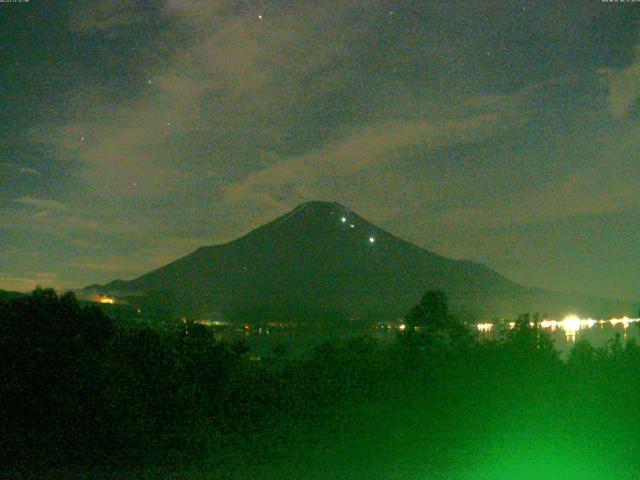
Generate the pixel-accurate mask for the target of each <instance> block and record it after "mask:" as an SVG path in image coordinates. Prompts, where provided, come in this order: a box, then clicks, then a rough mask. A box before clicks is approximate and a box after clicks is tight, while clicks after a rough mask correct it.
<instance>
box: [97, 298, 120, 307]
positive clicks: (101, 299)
mask: <svg viewBox="0 0 640 480" xmlns="http://www.w3.org/2000/svg"><path fill="white" fill-rule="evenodd" d="M98 302H99V303H106V304H109V305H113V304H114V303H116V301H115V300H114V299H113V298H111V297H98Z"/></svg>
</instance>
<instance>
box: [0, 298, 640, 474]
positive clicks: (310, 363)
mask: <svg viewBox="0 0 640 480" xmlns="http://www.w3.org/2000/svg"><path fill="white" fill-rule="evenodd" d="M407 324H408V325H409V326H410V327H411V328H409V329H408V331H407V332H405V333H404V334H403V335H402V336H400V337H399V338H398V341H397V342H393V343H392V344H389V345H380V344H378V343H377V342H376V341H374V340H373V339H371V338H368V337H359V338H352V339H344V340H337V341H335V342H331V343H325V344H322V345H319V346H318V347H316V348H315V349H314V350H313V351H311V352H308V353H307V354H305V355H300V356H297V357H289V356H287V355H286V354H285V352H282V351H280V350H276V351H274V353H273V355H271V356H269V357H267V358H263V359H262V361H254V360H253V359H252V358H251V356H250V355H248V354H247V351H246V348H244V347H243V345H242V344H237V345H234V344H226V343H221V342H218V341H216V340H215V339H214V338H213V336H212V334H211V330H210V329H208V328H207V327H204V326H201V325H196V324H183V323H177V324H175V325H174V326H172V327H170V328H164V329H161V328H157V327H153V326H149V325H140V326H137V327H134V328H116V327H115V326H114V324H113V322H112V321H111V320H110V319H109V318H107V317H106V316H105V315H103V314H102V313H101V311H100V310H99V309H97V308H94V307H88V306H82V305H80V304H79V303H78V301H77V300H76V299H75V297H74V296H73V295H72V294H63V295H61V296H58V295H57V294H56V293H55V292H54V291H52V290H36V291H35V292H33V293H32V294H31V295H28V296H24V297H20V298H14V299H9V300H6V301H0V432H1V433H2V442H0V445H1V447H0V448H1V451H0V455H1V458H0V463H1V464H2V465H4V468H5V469H6V470H7V471H8V472H9V474H11V473H12V472H13V473H15V472H21V471H24V470H25V469H30V468H32V469H38V468H40V469H56V468H60V467H62V466H64V465H80V466H83V465H84V466H86V467H87V468H89V467H88V466H92V468H97V467H96V466H102V468H105V469H115V470H116V471H125V472H126V471H129V470H128V469H130V468H133V466H135V467H136V468H143V469H144V468H147V467H148V468H166V469H168V471H171V472H175V471H176V470H180V469H182V468H188V466H189V465H193V464H206V465H207V468H209V469H210V470H211V472H213V473H212V474H211V476H210V477H211V478H279V477H278V476H277V475H275V474H274V473H273V472H274V471H275V470H274V469H276V468H277V467H278V466H282V465H289V466H291V465H294V464H296V465H297V464H300V462H302V464H305V462H306V463H308V464H309V465H317V468H318V469H319V470H318V471H322V469H323V468H343V469H345V468H351V466H352V464H353V468H356V469H357V468H360V469H361V470H360V471H363V470H362V469H363V468H365V466H363V465H362V464H360V463H358V462H360V460H359V459H362V458H367V466H366V468H371V470H372V472H373V471H385V470H384V469H385V468H389V469H391V468H395V467H397V465H398V464H402V463H403V462H405V463H407V464H411V462H416V461H418V460H416V459H419V461H420V462H423V463H424V464H425V465H426V467H425V468H427V467H428V468H430V469H432V470H433V471H434V472H435V471H437V469H438V468H442V469H444V470H443V471H447V469H451V468H453V467H452V465H453V466H455V467H456V468H457V467H461V466H465V465H467V463H468V462H470V461H471V459H473V458H474V455H475V452H476V451H477V450H479V449H483V448H484V447H485V444H486V442H489V441H490V439H494V438H503V437H504V438H507V437H508V436H509V435H515V434H516V433H518V432H528V433H527V434H528V435H534V436H535V435H540V438H545V439H546V441H548V442H552V441H553V439H554V438H555V437H558V438H560V437H561V436H562V435H564V436H566V435H569V436H575V438H579V439H581V440H584V442H585V445H586V444H589V442H592V441H599V442H604V441H605V440H606V442H607V445H608V446H611V448H612V449H613V448H615V447H616V446H618V447H620V446H623V445H624V446H626V447H625V448H631V447H629V446H630V445H631V446H633V448H636V447H637V448H638V449H640V443H639V442H638V440H637V438H638V437H637V434H638V432H639V431H640V408H637V407H638V406H639V405H640V382H638V379H637V377H638V373H639V371H640V348H639V347H638V345H637V344H636V343H635V342H633V341H629V342H626V344H623V343H622V342H621V341H620V340H619V339H617V340H614V341H612V342H610V343H609V344H607V345H606V346H605V347H603V348H598V349H596V348H593V347H592V346H590V345H589V344H587V343H584V342H579V343H578V344H576V346H575V348H574V349H573V351H572V352H571V353H570V355H569V356H568V358H567V359H566V361H563V360H561V359H560V357H559V354H558V353H557V352H556V350H555V349H554V348H553V343H552V341H551V339H550V338H549V337H548V336H547V335H546V334H544V332H541V331H540V330H539V329H538V328H536V327H535V326H534V327H531V326H530V322H529V318H527V317H521V318H520V319H519V321H518V322H517V326H516V328H514V329H513V330H509V331H505V332H504V333H503V334H502V335H498V336H497V337H496V338H495V339H493V340H489V341H482V342H480V341H478V340H477V338H476V337H475V336H474V335H473V334H472V333H471V332H470V331H469V329H467V328H466V327H464V325H462V324H461V323H460V322H458V321H457V320H456V319H455V317H454V316H452V315H451V314H450V313H449V311H448V309H447V303H446V297H445V296H444V294H442V293H440V292H427V293H426V294H425V296H424V297H423V298H422V300H421V302H420V304H419V305H417V306H416V307H415V308H414V309H413V310H412V311H411V312H409V313H408V315H407ZM569 405H570V409H569V408H568V407H567V406H569ZM630 406H631V408H630ZM567 412H568V413H567ZM531 432H533V434H532V433H531ZM527 438H529V439H531V438H532V437H527ZM563 438H564V437H563ZM572 438H573V437H572ZM376 451H388V452H393V455H386V456H383V455H375V454H372V452H376ZM620 451H623V450H620ZM609 452H611V450H609ZM638 458H640V456H639V457H638ZM335 459H341V460H340V462H341V463H339V465H340V466H339V467H338V466H337V465H338V463H336V464H335V465H333V464H332V463H331V462H337V460H335ZM630 461H633V462H636V460H635V459H633V460H630ZM394 462H395V463H394ZM636 463H637V464H638V465H637V466H640V462H636ZM261 465H263V466H264V467H261ZM634 465H635V464H634ZM467 466H468V465H467ZM260 468H263V470H260ZM283 468H284V467H283ZM291 468H293V467H291ZM243 469H244V470H243ZM249 470H250V471H249ZM230 472H231V473H230ZM233 472H236V473H233ZM0 473H2V472H0ZM333 474H335V472H333ZM225 475H226V477H225ZM252 475H254V476H252ZM327 475H329V476H331V475H332V474H329V473H327ZM115 476H117V477H118V478H122V475H115ZM125 476H126V475H125ZM132 476H133V475H132ZM207 478H209V477H207ZM289 478H291V477H289ZM356 478H359V477H356ZM362 478H365V477H362ZM371 478H374V477H371ZM477 478H481V477H477ZM549 478H552V477H549ZM620 478H622V477H620Z"/></svg>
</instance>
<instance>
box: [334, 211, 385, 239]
mask: <svg viewBox="0 0 640 480" xmlns="http://www.w3.org/2000/svg"><path fill="white" fill-rule="evenodd" d="M331 213H333V212H331ZM340 222H342V223H344V224H346V223H347V217H345V216H344V215H343V216H342V217H340ZM349 228H356V226H355V225H354V224H353V223H349ZM375 242H376V237H374V236H370V237H369V243H375Z"/></svg>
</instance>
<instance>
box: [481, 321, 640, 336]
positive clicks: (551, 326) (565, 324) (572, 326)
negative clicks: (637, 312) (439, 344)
mask: <svg viewBox="0 0 640 480" xmlns="http://www.w3.org/2000/svg"><path fill="white" fill-rule="evenodd" d="M637 322H640V318H629V317H622V318H611V319H609V320H594V319H593V318H580V317H578V316H577V315H567V316H566V317H564V318H563V319H562V320H549V319H545V320H542V321H541V322H538V326H539V327H540V328H544V329H545V330H550V331H552V332H555V331H556V330H558V329H560V330H563V331H564V332H565V334H566V336H567V340H575V338H576V333H577V332H578V331H580V330H586V329H590V328H593V327H594V326H595V325H600V326H604V325H607V324H609V325H611V326H613V327H616V326H618V325H622V326H623V327H624V329H625V330H626V329H627V328H629V325H630V324H632V323H637ZM506 325H508V327H509V329H512V328H515V326H516V322H509V323H507V324H506ZM529 325H530V326H531V327H534V326H535V325H536V324H535V323H534V322H530V323H529ZM493 327H494V324H493V323H478V324H477V325H476V328H477V329H478V331H480V332H482V333H488V332H491V330H492V329H493Z"/></svg>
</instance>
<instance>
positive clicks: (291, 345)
mask: <svg viewBox="0 0 640 480" xmlns="http://www.w3.org/2000/svg"><path fill="white" fill-rule="evenodd" d="M639 322H640V319H638V318H628V317H623V318H613V319H608V320H595V319H581V318H578V317H576V316H568V317H566V318H564V319H563V320H550V319H546V320H543V321H542V322H540V323H539V324H538V328H540V329H541V330H543V331H545V332H548V333H549V334H550V335H551V338H552V339H553V340H554V344H555V347H556V349H557V350H559V351H560V353H561V354H562V355H563V356H566V355H567V354H568V353H569V351H570V350H571V349H572V348H573V345H574V344H575V342H576V341H578V340H582V339H584V340H587V341H588V342H589V343H590V344H591V345H592V346H594V347H596V348H597V347H602V346H604V345H605V344H606V343H607V342H609V341H613V340H614V339H615V337H616V335H619V336H620V340H621V341H622V342H623V343H625V342H627V341H628V340H629V339H632V338H633V339H635V340H636V341H638V342H639V343H640V323H639ZM531 325H532V326H533V323H532V324H531ZM514 326H515V323H514V322H504V323H496V324H493V323H481V324H477V325H471V326H470V328H472V329H474V330H477V331H478V334H479V335H480V339H491V338H495V337H496V336H498V335H500V333H501V332H502V331H504V330H508V329H510V328H513V327H514ZM402 328H403V325H402V324H401V323H397V322H395V323H390V324H388V325H386V326H385V328H373V327H372V328H357V329H353V330H342V331H330V330H313V329H304V328H303V329H289V330H287V329H280V328H255V329H251V330H226V331H224V332H219V333H218V334H217V336H218V338H219V339H220V340H226V341H232V342H233V341H238V340H243V341H244V342H245V344H246V345H247V347H248V348H249V351H250V355H253V356H255V357H256V359H258V358H260V357H262V356H265V355H269V354H271V353H272V352H273V351H274V349H275V348H280V349H282V351H283V352H288V353H300V352H303V351H308V350H310V349H312V348H313V347H315V346H318V345H320V344H322V343H323V342H327V341H333V340H336V339H345V338H349V337H357V336H363V335H368V336H371V337H373V338H374V339H376V340H378V341H380V342H382V343H385V342H388V341H393V340H394V339H395V338H397V335H398V334H399V333H400V330H401V329H402Z"/></svg>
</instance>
